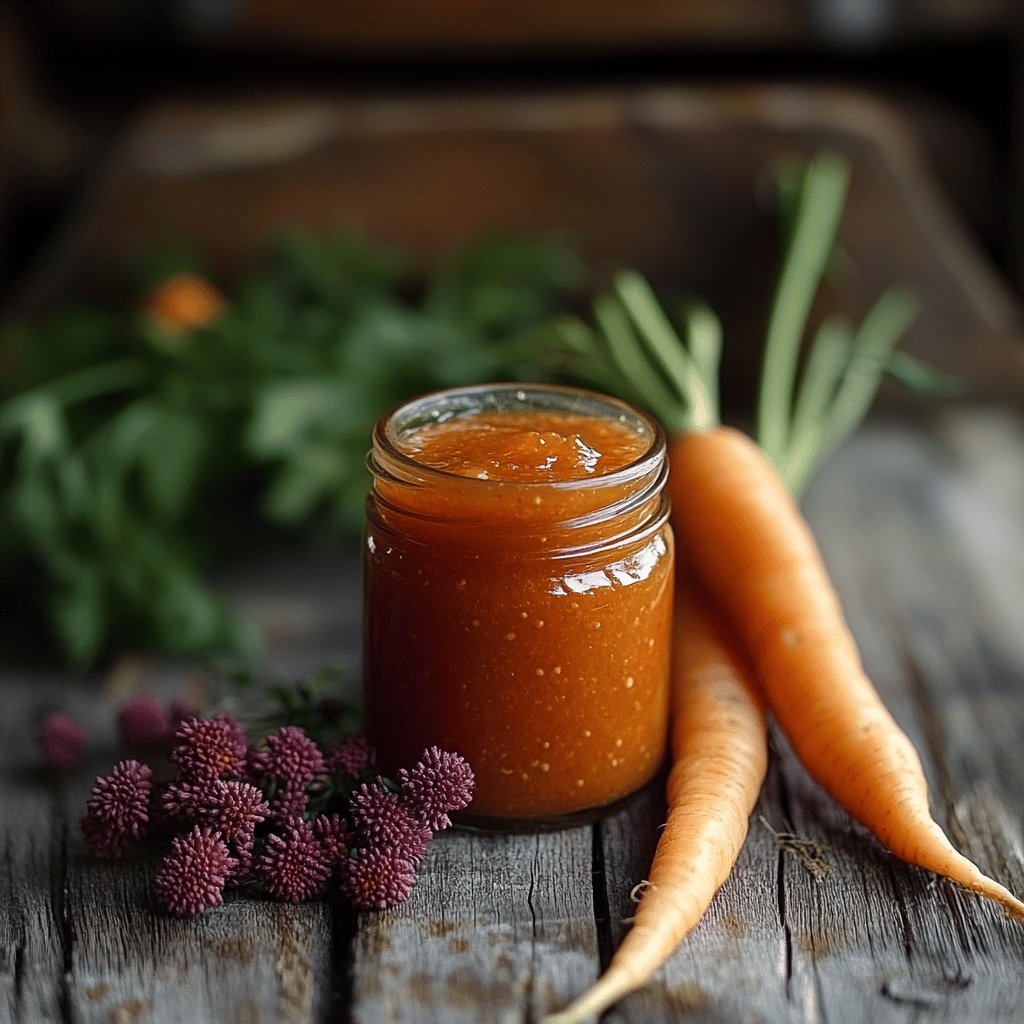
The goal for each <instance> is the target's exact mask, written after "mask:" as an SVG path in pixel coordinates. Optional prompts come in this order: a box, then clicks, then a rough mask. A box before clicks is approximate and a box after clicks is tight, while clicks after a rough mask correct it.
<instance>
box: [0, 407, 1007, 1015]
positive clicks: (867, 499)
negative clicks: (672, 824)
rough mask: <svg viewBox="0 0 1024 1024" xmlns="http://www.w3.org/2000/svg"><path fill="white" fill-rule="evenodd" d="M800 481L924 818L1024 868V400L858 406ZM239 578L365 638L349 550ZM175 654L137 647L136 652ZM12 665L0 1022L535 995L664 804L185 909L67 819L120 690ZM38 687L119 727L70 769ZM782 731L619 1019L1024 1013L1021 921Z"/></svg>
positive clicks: (590, 931) (594, 938) (3, 733)
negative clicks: (404, 865)
mask: <svg viewBox="0 0 1024 1024" xmlns="http://www.w3.org/2000/svg"><path fill="white" fill-rule="evenodd" d="M806 509H807V512H808V514H809V516H810V519H811V521H812V523H813V525H814V527H815V529H816V531H817V534H818V536H819V538H820V540H821V543H822V545H823V547H824V550H825V553H826V558H827V561H828V563H829V565H830V567H831V569H832V571H833V574H834V577H835V580H836V582H837V585H838V587H839V590H840V592H841V595H842V598H843V601H844V604H845V607H846V610H847V613H848V616H849V620H850V623H851V625H852V627H853V629H854V632H855V633H856V635H857V638H858V639H859V641H860V643H861V645H862V649H863V653H864V658H865V661H866V664H867V668H868V670H869V672H870V673H871V675H872V676H873V677H874V679H875V680H876V682H877V684H878V686H879V688H880V690H881V691H882V693H883V695H884V697H885V699H886V700H887V702H888V704H889V706H890V707H891V708H892V710H893V712H894V714H895V715H896V717H897V719H898V720H899V721H900V723H901V724H902V725H903V726H904V727H905V728H906V729H907V730H908V731H909V733H910V735H911V736H912V737H913V739H914V740H915V742H916V743H917V745H918V747H919V749H920V751H921V754H922V757H923V760H924V763H925V766H926V769H927V772H928V776H929V779H930V782H931V784H932V787H933V796H934V809H935V813H936V816H937V818H938V820H939V821H940V822H941V823H942V824H943V825H944V826H945V827H946V828H947V829H948V830H949V832H950V834H951V835H952V837H953V838H954V840H955V842H956V843H957V844H958V845H959V846H960V847H961V849H963V850H964V852H966V853H967V854H968V855H969V856H971V857H972V858H974V859H975V860H977V862H978V863H979V864H980V865H981V866H982V868H983V869H985V870H986V871H989V872H991V873H992V874H993V875H995V876H996V877H997V878H999V879H1001V880H1002V881H1004V882H1005V883H1006V884H1007V885H1008V886H1010V887H1011V888H1012V889H1015V890H1016V891H1017V892H1018V893H1020V892H1024V843H1022V810H1024V761H1022V759H1021V755H1020V751H1021V749H1022V748H1024V629H1022V628H1021V624H1022V619H1021V611H1022V609H1024V544H1022V540H1021V533H1022V527H1024V419H1022V418H1021V417H1020V416H1019V415H1017V414H1016V413H1015V412H1012V411H1008V410H1007V409H1006V408H993V407H987V408H979V407H972V408H959V409H955V410H947V411H945V412H942V413H936V414H935V418H934V419H933V420H931V421H930V422H927V423H924V422H921V421H914V422H886V423H877V422H876V423H872V424H871V425H869V426H868V427H867V428H865V429H864V430H863V431H862V433H861V434H860V435H859V436H858V437H857V438H856V439H855V441H854V442H853V443H851V444H850V445H849V446H847V447H846V448H845V449H843V450H842V451H841V452H839V453H838V454H837V455H836V456H835V457H834V458H833V460H832V461H831V463H830V464H829V465H828V466H827V467H826V468H825V469H824V471H823V472H822V473H821V475H820V477H819V478H818V480H817V481H816V483H815V485H814V486H813V488H812V489H811V491H810V492H809V493H808V495H807V499H806ZM268 581H269V582H268ZM233 586H234V589H235V591H237V593H238V597H239V600H240V601H241V602H243V603H245V604H246V605H247V607H248V608H249V610H250V611H252V612H253V613H254V614H256V615H258V616H259V617H260V618H261V619H262V621H263V622H264V624H265V625H266V626H270V627H273V629H272V631H273V636H274V638H275V640H274V643H275V657H276V658H277V661H278V663H279V664H280V665H281V666H284V667H287V668H290V669H294V670H296V671H298V670H301V669H305V668H309V667H312V666H315V665H317V664H319V663H322V662H325V661H333V662H337V661H338V660H339V659H345V658H351V657H352V656H353V653H354V651H355V649H356V646H357V643H358V615H359V601H358V582H357V577H356V572H355V569H354V566H353V564H352V561H351V559H350V560H347V561H346V560H342V561H341V563H340V564H338V565H331V564H326V563H324V562H322V561H320V562H318V563H316V565H315V567H309V566H301V567H299V568H298V569H297V568H295V567H294V566H293V567H292V568H290V569H282V568H281V567H280V566H278V567H274V566H264V567H261V568H260V569H259V571H254V572H253V576H252V578H250V579H236V580H234V581H233ZM186 672H187V669H181V668H172V667H156V666H150V667H149V669H148V674H147V677H146V680H145V681H146V683H147V685H154V686H171V685H174V684H175V683H176V682H180V680H181V678H182V677H183V675H184V674H185V673H186ZM2 693H3V699H4V704H5V711H4V714H3V715H2V716H0V763H2V776H0V829H2V842H3V867H2V869H0V870H2V877H0V884H2V887H0V903H2V909H3V913H2V915H0V1020H2V1021H5V1022H6V1021H18V1022H21V1024H37V1022H38V1024H43V1022H48V1021H75V1022H97V1024H99V1022H110V1024H115V1022H143V1021H147V1022H149V1021H152V1022H159V1024H169V1022H172V1021H176V1022H178V1021H180V1022H187V1024H194V1022H206V1021H209V1022H225V1024H227V1022H239V1024H243V1022H244V1024H254V1022H257V1021H260V1022H270V1021H285V1022H289V1024H293V1022H305V1021H313V1020H329V1021H339V1022H349V1021H351V1022H358V1024H369V1022H374V1024H377V1022H394V1024H398V1022H403V1024H414V1022H416V1024H419V1022H434V1021H440V1022H461V1021H465V1022H468V1021H481V1022H484V1021H486V1022H506V1021H508V1022H519V1021H525V1022H529V1021H533V1020H536V1018H537V1017H538V1016H539V1015H540V1014H542V1013H543V1012H544V1011H546V1010H549V1009H552V1008H554V1007H557V1006H560V1005H561V1004H562V1003H564V1002H565V1001H566V1000H567V999H568V998H569V997H570V996H571V995H572V994H574V993H576V992H578V991H579V990H581V989H582V988H583V987H584V986H585V985H586V984H587V983H588V982H589V981H590V980H592V979H593V978H594V976H595V975H596V974H597V972H598V970H599V969H600V967H601V965H602V963H604V962H606V961H607V959H608V956H609V954H610V952H611V950H612V949H613V948H614V946H615V944H616V943H617V942H618V940H619V938H620V937H621V935H622V934H623V931H624V929H625V928H626V927H627V925H626V919H627V918H628V917H629V914H630V890H631V889H632V888H633V886H634V885H635V884H636V883H637V882H639V881H640V880H641V879H643V877H644V875H645V873H646V871H647V866H648V864H649V860H650V856H651V852H652V849H653V847H654V844H655V842H656V840H657V836H658V824H659V822H660V821H661V820H662V814H663V805H662V802H661V798H660V795H659V792H658V791H657V789H656V788H652V789H651V790H650V791H648V792H645V793H643V794H642V795H641V796H640V797H638V798H637V799H636V800H635V801H634V802H633V803H632V805H631V806H629V807H628V808H627V809H625V810H623V811H622V812H620V813H618V814H616V815H615V816H613V817H610V818H608V819H606V820H604V821H601V822H599V823H598V824H596V825H594V826H592V827H587V828H576V829H573V830H570V831H565V832H560V833H554V834H546V835H517V836H480V835H471V834H460V833H457V832H452V833H446V834H444V835H442V836H441V837H439V839H438V840H437V841H435V843H434V844H433V846H432V848H431V851H430V854H429V857H428V859H427V861H426V862H425V864H424V865H423V868H422V870H421V877H420V882H419V885H418V886H417V888H416V891H415V893H414V895H413V897H412V899H410V900H409V901H408V903H406V904H405V905H403V906H402V907H400V908H399V909H397V910H395V911H392V912H386V913H367V914H361V915H353V914H351V913H350V912H347V911H346V910H345V909H343V907H342V906H341V904H340V903H338V904H336V903H334V902H333V901H324V902H317V903H312V904H307V905H304V906H298V907H290V906H283V905H278V904H270V903H262V902H256V901H251V900H247V899H241V898H235V899H231V900H229V902H228V903H227V904H226V905H225V906H224V907H223V908H221V909H220V910H218V911H215V912H211V913H208V914H207V915H205V916H204V917H202V918H200V919H198V920H194V921H179V920H174V919H171V918H168V917H166V916H162V915H160V914H158V913H157V912H156V911H155V909H154V906H153V903H152V900H151V897H150V895H149V877H150V873H151V871H152V864H147V863H145V862H142V863H140V862H137V861H135V862H128V863H127V864H125V865H119V866H111V865H108V864H101V863H97V862H96V861H94V860H93V859H92V858H91V857H90V856H89V855H88V853H87V851H86V850H85V847H84V845H83V842H82V839H81V837H80V835H79V832H78V825H77V821H78V817H79V814H80V812H81V808H82V806H83V803H84V800H85V798H86V795H87V793H88V788H89V785H90V781H91V777H92V774H95V772H97V771H103V770H105V769H106V768H107V767H109V764H110V762H111V761H112V760H113V758H114V756H115V753H114V750H113V725H112V703H111V700H112V698H111V696H110V695H109V694H106V693H103V692H101V687H100V686H99V684H98V683H97V682H90V681H88V680H84V679H76V678H72V677H69V676H67V675H60V674H57V673H47V674H39V673H27V672H24V671H15V670H11V669H8V670H5V671H4V672H3V675H2ZM47 701H52V702H54V703H57V704H60V705H63V706H65V707H67V708H68V709H70V710H72V711H73V712H74V713H76V714H77V715H79V716H80V717H81V718H82V719H84V720H87V721H88V722H89V724H90V726H91V727H92V729H93V732H94V734H95V735H96V736H98V737H100V739H101V740H103V739H105V740H106V741H108V742H109V749H106V750H104V749H100V748H99V747H98V746H97V744H96V743H94V746H93V753H92V754H91V755H90V758H89V760H88V762H87V763H86V764H85V765H84V766H83V767H82V769H81V770H80V771H76V772H75V773H74V774H73V775H71V776H70V777H66V778H63V779H58V778H55V777H53V776H52V775H49V774H48V773H46V772H45V771H44V770H43V769H42V767H41V766H40V764H39V760H38V755H37V754H36V752H35V750H34V745H33V740H32V735H31V728H30V724H29V723H30V716H31V714H32V712H33V710H34V709H35V708H37V707H38V706H40V705H41V704H43V703H45V702H47ZM775 748H776V749H775V755H774V756H773V759H772V766H771V769H770V773H769V777H768V780H767V783H766V785H765V788H764V793H763V795H762V798H761V801H760V804H759V805H758V807H757V809H756V811H755V813H754V817H753V820H752V823H751V831H750V836H749V838H748V840H747V843H746V846H745V849H744V851H743V854H742V856H741V859H740V862H739V864H738V865H737V868H736V870H735V872H734V873H733V875H732V877H731V878H730V880H729V881H728V882H727V883H726V885H725V886H724V888H723V889H722V890H721V892H720V893H719V895H718V896H717V897H716V899H715V901H714V903H713V904H712V906H711V908H710V910H709V912H708V914H707V915H706V917H705V919H704V921H702V922H701V924H700V926H699V927H698V928H697V930H696V931H695V932H694V934H693V935H692V936H691V937H690V938H689V939H687V940H686V941H685V942H684V944H683V945H682V946H681V948H680V949H679V950H678V951H677V952H676V954H675V955H674V956H673V958H672V959H671V961H670V963H669V964H668V966H667V967H666V968H665V969H664V970H663V971H662V972H660V973H659V974H658V975H657V977H656V979H655V981H654V982H653V983H652V984H651V985H650V986H649V987H648V988H647V989H646V990H645V991H643V992H641V993H639V994H637V995H634V996H631V997H629V998H628V999H626V1000H625V1001H624V1002H622V1003H621V1004H620V1005H619V1007H618V1008H616V1009H615V1010H613V1011H612V1012H611V1013H610V1014H609V1015H608V1018H607V1019H608V1020H609V1021H621V1022H627V1021H635V1022H645V1024H659V1022H667V1021H694V1022H697V1021H701V1022H712V1021H714V1022H718V1021H722V1022H726V1021H728V1022H736V1024H748V1022H750V1024H753V1022H758V1021H764V1022H783V1021H794V1022H795V1021H800V1022H825V1021H829V1022H861V1021H872V1022H915V1024H924V1022H937V1021H950V1022H957V1024H966V1022H978V1024H983V1022H984V1024H999V1022H1006V1024H1009V1022H1015V1021H1020V1020H1022V1019H1024V925H1022V924H1020V923H1015V922H1012V921H1010V920H1008V919H1006V918H1005V917H1004V916H1003V915H1002V914H1001V913H1000V912H999V911H998V910H996V909H995V908H994V907H992V906H989V905H987V904H986V903H984V902H982V901H981V900H979V899H977V898H975V897H974V896H972V895H970V894H967V893H965V892H963V891H961V890H959V889H958V888H957V887H956V886H954V885H952V884H949V883H947V882H945V881H942V880H937V879H936V878H934V877H932V876H931V875H929V874H927V873H925V872H923V871H921V870H918V869H915V868H910V867H907V866H905V865H903V864H901V863H898V862H896V861H895V860H893V859H892V858H891V857H889V856H888V855H887V854H886V853H885V852H884V851H883V850H882V849H881V848H880V847H879V846H878V844H877V843H875V842H874V840H872V839H871V838H870V837H869V836H867V835H866V834H865V833H864V832H863V831H862V830H861V829H860V828H859V827H858V826H856V825H854V824H853V823H852V822H851V821H850V819H848V818H847V817H846V816H845V815H844V814H843V813H842V812H841V811H839V810H837V809H836V808H835V807H834V806H833V805H832V804H831V802H830V801H829V800H828V798H826V797H825V796H824V794H823V793H822V792H821V791H819V790H818V789H817V788H816V787H815V786H814V785H813V784H812V783H811V782H810V781H809V780H808V778H807V777H806V776H805V775H804V773H803V772H802V770H800V769H799V768H798V767H797V766H796V765H795V764H794V762H793V760H792V758H791V757H790V756H789V752H788V751H787V750H786V749H785V746H784V743H783V742H782V741H781V740H776V744H775ZM779 833H783V834H785V833H788V834H789V835H790V836H791V837H796V838H795V839H793V838H790V839H787V838H786V836H785V835H782V836H781V837H780V836H779V835H778V834H779ZM805 840H806V841H808V842H803V841H805ZM809 844H813V845H809Z"/></svg>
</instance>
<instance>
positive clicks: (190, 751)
mask: <svg viewBox="0 0 1024 1024" xmlns="http://www.w3.org/2000/svg"><path fill="white" fill-rule="evenodd" d="M247 749H248V741H247V739H246V735H245V730H244V729H243V728H242V727H241V726H240V725H239V724H238V722H237V721H236V720H235V719H234V718H233V717H232V716H231V715H217V717H216V718H186V719H185V720H184V721H183V722H181V724H180V725H179V726H178V729H177V731H176V732H175V734H174V746H173V747H172V748H171V754H170V757H171V760H172V761H173V762H174V763H175V764H176V765H177V766H178V768H179V770H180V773H181V777H182V779H184V780H186V781H189V782H198V781H201V780H203V781H210V780H213V779H238V778H242V777H243V776H244V774H245V759H246V752H247Z"/></svg>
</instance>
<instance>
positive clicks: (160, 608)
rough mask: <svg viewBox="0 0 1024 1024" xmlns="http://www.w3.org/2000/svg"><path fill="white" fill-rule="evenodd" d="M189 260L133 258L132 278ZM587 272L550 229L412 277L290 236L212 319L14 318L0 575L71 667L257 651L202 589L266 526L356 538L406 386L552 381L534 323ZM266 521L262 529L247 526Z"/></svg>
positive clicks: (375, 256)
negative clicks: (104, 658)
mask: <svg viewBox="0 0 1024 1024" xmlns="http://www.w3.org/2000/svg"><path fill="white" fill-rule="evenodd" d="M189 269H193V270H194V269H195V265H194V263H191V262H190V259H189V257H188V255H187V254H183V253H181V252H173V253H171V254H170V255H169V256H167V257H166V258H160V257H156V258H153V259H150V260H149V262H148V265H147V267H146V268H145V269H144V271H143V277H144V279H145V280H146V282H147V285H154V284H158V283H160V282H161V281H162V280H164V278H165V277H166V274H167V273H168V271H170V270H173V271H175V272H178V271H185V270H189ZM583 278H584V268H583V266H582V263H581V261H580V259H579V257H578V256H577V255H576V254H575V252H574V251H573V250H572V249H571V248H570V247H569V246H568V245H566V244H565V243H563V242H561V241H559V240H556V239H550V238H531V237H518V236H503V237H497V238H493V239H488V240H485V241H482V242H480V243H478V244H476V245H473V246H471V247H469V248H468V249H466V250H465V251H463V252H462V253H461V254H459V255H458V256H457V257H456V258H455V259H454V260H453V261H452V262H451V263H450V264H449V265H448V266H447V267H445V268H442V269H441V270H440V271H439V272H437V273H435V274H434V275H433V276H430V277H428V278H427V279H426V281H425V282H424V281H422V280H421V279H418V277H417V274H416V273H415V270H414V266H413V263H412V260H411V259H410V258H409V256H408V255H407V254H405V253H401V252H397V251H395V250H392V249H387V248H383V247H381V246H376V245H372V244H370V243H368V242H366V241H364V240H361V239H359V238H357V237H355V236H353V235H351V234H346V233H334V234H329V235H326V236H314V235H311V234H309V233H306V232H298V231H295V232H291V233H290V234H288V235H286V236H285V237H284V238H282V239H281V240H280V242H279V244H278V245H277V246H276V247H275V248H274V250H273V251H272V252H271V253H270V254H269V256H268V258H267V260H266V261H265V263H264V264H263V265H262V266H260V267H259V268H257V269H256V270H254V271H253V272H251V273H250V274H248V275H247V276H246V277H245V278H244V279H242V280H240V281H239V282H237V285H236V287H235V288H234V289H233V291H232V294H231V297H230V298H229V299H228V300H227V301H226V302H225V304H224V306H223V308H222V310H221V311H220V313H219V315H217V316H216V317H215V318H213V319H212V320H210V321H209V322H204V323H200V324H196V325H194V326H192V327H190V328H188V327H185V328H180V329H178V328H175V327H174V326H173V325H171V326H170V327H169V326H168V324H167V323H166V322H164V321H163V320H161V319H160V318H158V317H157V316H155V315H152V314H151V313H149V312H147V308H146V305H145V303H144V302H140V301H139V300H138V299H135V300H132V301H131V302H129V303H127V304H126V309H125V311H122V312H112V311H110V310H107V309H101V308H94V307H88V306H81V305H76V306H69V307H68V308H67V309H65V310H61V311H59V312H58V313H56V314H54V315H52V316H50V317H48V318H46V319H43V320H40V321H38V322H36V323H31V324H17V325H14V326H13V327H11V328H9V329H8V330H7V332H6V335H5V337H4V338H3V356H4V358H3V360H2V365H3V366H4V367H5V368H6V369H5V373H6V376H5V377H4V379H3V380H2V382H0V400H2V405H0V573H2V575H3V577H4V579H5V587H6V588H7V589H8V591H9V593H8V594H7V595H6V596H7V598H8V600H12V599H13V600H15V601H18V602H19V603H22V604H25V603H28V604H31V605H32V606H33V607H34V608H36V609H37V611H38V612H39V613H40V614H41V615H42V616H43V617H44V618H45V621H46V622H47V624H48V628H49V630H50V632H51V634H52V635H53V637H54V639H55V640H56V641H57V643H58V644H59V645H60V648H61V649H62V650H63V652H64V654H65V656H66V657H67V658H68V659H69V660H70V661H71V662H73V663H75V664H78V665H87V664H90V663H92V662H93V661H95V660H96V659H97V658H98V657H100V656H101V655H102V654H103V653H104V652H106V651H108V650H112V649H116V648H118V647H122V646H131V647H147V648H152V649H157V650H163V651H169V652H174V653H180V654H204V655H207V654H218V653H236V654H239V653H241V654H252V653H254V651H255V649H256V648H257V646H258V638H257V637H256V636H255V635H254V633H253V631H252V629H251V628H250V627H249V626H248V625H247V624H246V623H245V622H242V621H241V620H239V618H238V617H237V616H236V615H235V614H234V613H233V612H232V611H231V610H230V609H229V608H227V607H226V606H225V604H224V603H223V601H222V600H221V599H220V598H219V597H218V596H217V595H216V594H215V593H214V592H213V591H212V590H211V589H210V588H209V586H208V585H207V584H206V583H205V582H204V579H203V571H204V569H205V568H206V567H207V566H208V565H209V564H210V563H211V560H212V559H213V558H214V557H215V556H217V555H218V554H224V551H225V548H226V546H228V545H230V544H235V545H237V544H238V543H239V540H238V538H239V537H241V538H243V539H244V542H245V543H250V544H251V542H252V541H251V538H252V536H253V535H254V533H255V532H256V531H257V530H259V529H263V530H266V529H267V528H268V527H272V528H274V529H285V530H296V529H298V528H300V527H301V528H303V529H304V530H307V529H308V528H309V527H310V526H315V527H316V528H317V529H318V531H319V532H320V533H322V534H326V535H327V536H330V535H337V534H339V533H345V532H349V533H350V532H352V531H353V530H355V529H356V528H358V526H359V524H360V523H361V520H362V505H363V499H364V495H365V492H366V489H367V486H368V477H367V474H366V470H365V468H364V458H365V453H366V449H367V447H368V444H369V435H370V430H371V427H372V425H373V422H374V421H375V420H376V418H377V417H378V416H379V415H380V414H381V413H382V412H384V411H386V410H387V409H388V408H389V407H391V406H393V405H395V404H396V403H398V402H400V401H403V400H404V399H406V398H408V397H409V396H410V395H412V394H414V393H417V392H419V391H425V390H429V389H432V388H439V387H446V386H453V385H458V384H464V383H471V382H475V381H480V380H485V379H498V378H510V379H538V378H544V377H546V376H550V373H551V368H552V364H551V353H550V350H549V347H548V345H547V342H546V339H545V338H544V337H543V335H542V334H541V333H540V332H538V330H537V329H538V328H539V327H540V325H541V324H543V323H544V322H545V321H546V320H547V319H548V318H549V317H550V316H551V315H552V314H553V313H555V312H556V311H558V310H559V309H560V308H563V307H564V305H565V304H566V302H567V301H568V298H569V296H570V295H571V293H572V292H573V291H574V290H575V289H576V288H578V287H579V285H580V284H581V283H582V281H583ZM261 524H262V525H261Z"/></svg>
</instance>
